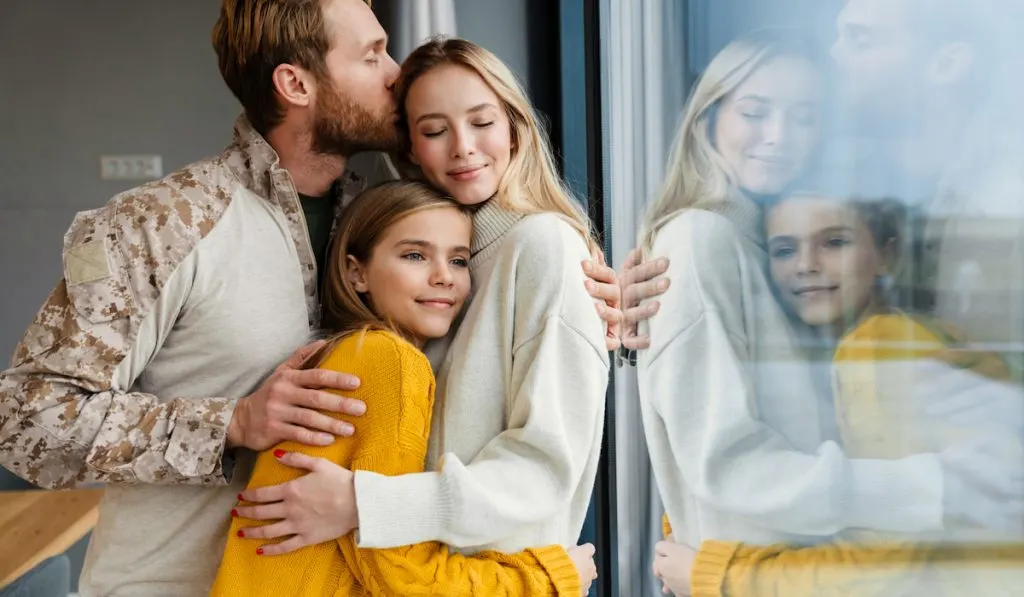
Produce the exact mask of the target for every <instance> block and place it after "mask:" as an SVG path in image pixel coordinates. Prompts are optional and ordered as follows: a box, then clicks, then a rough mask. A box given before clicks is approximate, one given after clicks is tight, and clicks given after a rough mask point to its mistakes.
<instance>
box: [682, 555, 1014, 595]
mask: <svg viewBox="0 0 1024 597" xmlns="http://www.w3.org/2000/svg"><path fill="white" fill-rule="evenodd" d="M1022 563H1024V545H1022V544H991V545H990V544H980V543H979V544H972V545H934V544H926V543H912V542H891V543H889V542H878V543H860V542H858V543H849V542H843V541H837V542H836V543H834V544H829V545H819V546H813V547H803V548H801V547H794V546H792V545H781V544H780V545H770V546H765V547H757V546H748V545H744V544H742V543H733V542H725V541H705V542H704V543H703V544H701V546H700V551H699V552H698V553H697V559H696V560H695V562H694V567H693V572H692V577H691V582H690V589H691V593H692V595H693V597H802V596H807V597H818V596H821V595H843V596H848V597H883V596H888V595H930V594H943V593H944V590H943V589H945V590H949V583H951V582H953V579H955V578H956V577H957V576H961V575H965V574H967V575H970V576H969V578H971V580H972V583H971V584H972V585H976V584H977V583H978V582H979V580H981V581H982V582H984V580H983V579H984V577H985V576H986V575H990V576H991V580H992V581H993V582H984V587H985V594H986V595H997V596H1000V597H1010V596H1011V595H1016V594H1017V593H1018V592H1019V586H1020V585H1019V582H1020V578H1021V569H1022ZM1007 574H1009V576H1007ZM1008 579H1009V580H1010V581H1011V582H1007V580H1008ZM956 586H964V587H966V586H971V585H960V584H959V583H958V584H957V585H956ZM954 592H955V591H954Z"/></svg>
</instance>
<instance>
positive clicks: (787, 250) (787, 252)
mask: <svg viewBox="0 0 1024 597" xmlns="http://www.w3.org/2000/svg"><path fill="white" fill-rule="evenodd" d="M795 254H796V251H794V250H793V247H778V248H776V249H773V250H772V259H789V258H790V257H792V256H793V255H795Z"/></svg>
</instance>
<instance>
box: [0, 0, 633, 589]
mask: <svg viewBox="0 0 1024 597" xmlns="http://www.w3.org/2000/svg"><path fill="white" fill-rule="evenodd" d="M386 44H387V37H386V34H385V32H384V30H383V29H382V28H381V26H380V24H379V23H378V22H377V19H376V17H375V16H374V14H373V12H372V11H371V9H370V7H369V3H368V2H363V0H224V1H223V4H222V7H221V14H220V18H219V20H218V22H217V24H216V27H215V29H214V34H213V45H214V48H215V49H216V51H217V55H218V58H219V65H220V70H221V74H222V75H223V78H224V81H225V82H226V83H227V85H228V87H229V88H230V89H231V91H232V92H233V93H234V94H235V96H236V97H237V98H238V100H239V102H240V103H241V104H242V106H243V108H244V111H245V114H244V116H242V117H240V118H239V119H238V122H237V123H236V125H235V139H234V142H233V143H232V144H231V145H230V146H229V147H228V148H227V149H225V151H224V152H223V153H222V154H221V155H219V156H217V157H215V158H211V159H207V160H203V161H200V162H197V163H194V164H192V165H190V166H187V167H185V168H184V169H182V170H181V171H179V172H176V173H173V174H171V175H169V176H168V177H166V178H164V179H163V180H160V181H157V182H154V183H151V184H147V185H144V186H142V187H139V188H136V189H132V190H130V191H127V192H125V193H122V194H120V195H118V196H117V197H115V198H114V199H113V200H112V201H111V202H110V203H108V204H107V205H106V206H105V207H103V208H100V209H97V210H93V211H89V212H85V213H82V214H79V215H78V216H77V217H76V219H75V221H74V222H73V224H72V225H71V228H70V230H69V231H68V233H67V235H66V237H65V246H64V280H63V281H61V283H60V284H59V285H58V286H57V288H56V289H55V290H54V291H53V293H52V294H51V295H50V297H49V299H48V300H47V302H46V303H45V304H44V305H43V307H42V308H41V309H40V311H39V314H38V315H37V317H36V319H35V321H34V322H33V324H32V325H31V326H30V327H29V329H28V331H27V332H26V334H25V336H24V338H23V340H22V342H21V344H20V345H19V346H18V349H17V351H16V354H15V357H14V359H13V363H12V367H11V369H9V370H8V371H6V372H4V373H3V375H2V376H0V463H2V464H3V465H4V466H5V467H6V468H9V469H11V470H12V471H14V472H15V473H17V474H19V475H20V476H22V477H24V478H25V479H27V480H29V481H30V482H32V483H35V484H36V485H39V486H41V487H45V488H50V489H64V488H71V487H77V486H82V485H88V484H92V483H102V484H106V486H107V489H106V493H105V497H104V500H103V502H102V503H101V506H100V517H99V521H98V523H97V526H96V529H95V531H94V533H93V535H92V539H91V542H90V546H89V553H88V555H87V558H86V563H85V568H84V570H83V573H82V577H81V582H80V593H81V594H82V595H84V596H93V595H119V596H120V595H139V596H142V595H145V596H147V597H150V596H160V595H167V596H175V597H178V596H182V595H200V594H206V592H207V591H208V590H209V587H210V585H211V583H212V581H213V578H214V576H215V573H216V569H217V566H218V563H219V560H220V553H221V551H222V547H223V541H224V537H225V533H226V530H227V528H228V513H229V512H230V510H231V507H232V506H233V505H234V503H235V500H236V496H237V495H238V493H239V492H240V491H241V490H242V489H244V487H245V484H246V481H247V477H248V473H249V466H250V465H251V462H252V455H253V451H259V450H264V449H266V448H269V447H271V446H273V445H275V444H277V443H278V442H280V441H283V440H296V441H299V442H302V443H305V444H312V445H316V444H326V443H330V442H331V441H333V440H334V436H345V435H351V434H352V433H353V432H354V430H353V429H351V427H349V426H348V425H346V424H344V423H341V422H340V421H338V420H337V419H335V418H332V417H329V416H327V415H325V414H322V413H321V412H319V411H335V412H345V413H349V414H353V415H359V414H361V413H362V412H364V409H365V405H363V404H361V403H358V402H356V401H353V400H347V399H344V398H342V397H339V396H338V395H336V394H334V393H330V392H326V391H325V390H346V389H352V388H354V387H356V385H357V384H358V383H359V380H357V379H354V378H352V377H351V376H346V375H340V374H336V373H332V372H327V371H320V370H308V371H303V370H299V369H298V367H299V366H300V364H301V363H302V361H303V358H304V357H305V356H306V355H308V354H310V352H311V350H313V349H315V347H316V344H313V345H309V346H305V347H303V345H304V344H306V343H307V342H308V341H309V338H310V335H311V332H312V331H313V330H315V329H316V327H317V325H318V323H319V305H318V272H320V271H322V270H323V262H324V258H325V255H326V247H327V245H328V242H329V237H330V233H331V223H332V222H333V220H334V214H335V212H336V209H337V208H338V206H339V205H340V204H341V202H342V197H343V196H344V195H348V194H351V193H353V192H355V191H357V190H358V189H359V186H360V185H359V183H358V181H357V180H356V179H355V178H354V177H352V176H350V175H349V176H346V175H345V172H346V166H347V162H348V158H349V156H351V155H352V154H354V153H356V152H360V151H364V150H391V149H393V148H394V147H395V146H396V141H397V135H396V131H395V128H394V120H395V105H394V99H393V97H392V93H391V86H392V83H393V81H394V79H395V77H396V76H397V73H398V67H397V65H396V64H395V62H394V61H393V60H392V59H391V57H390V56H389V55H388V53H387V51H386ZM588 265H592V266H593V267H591V268H590V269H591V271H592V278H593V281H594V282H595V284H593V285H592V286H591V287H592V288H593V292H592V294H594V295H595V297H596V298H599V297H601V296H606V295H609V294H610V296H611V300H612V302H613V303H614V302H615V298H616V296H617V290H616V289H615V288H614V287H613V284H610V283H609V282H614V274H613V273H611V272H610V270H608V269H607V268H605V267H603V266H600V265H596V264H588ZM600 300H602V301H603V299H600ZM602 305H603V302H602ZM602 311H604V313H605V314H606V317H608V318H610V319H613V320H614V318H615V317H616V315H617V310H616V309H615V308H614V307H613V306H612V307H611V308H607V309H602ZM289 355H291V356H290V357H289ZM348 474H349V475H351V473H348Z"/></svg>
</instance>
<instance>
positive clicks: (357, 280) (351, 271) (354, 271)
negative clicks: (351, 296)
mask: <svg viewBox="0 0 1024 597" xmlns="http://www.w3.org/2000/svg"><path fill="white" fill-rule="evenodd" d="M345 276H347V277H348V281H349V283H350V284H352V287H353V288H355V289H356V292H359V293H364V292H369V291H370V287H369V285H368V284H367V283H366V270H365V268H363V265H362V264H361V263H359V260H358V259H356V258H355V257H353V256H352V255H346V256H345Z"/></svg>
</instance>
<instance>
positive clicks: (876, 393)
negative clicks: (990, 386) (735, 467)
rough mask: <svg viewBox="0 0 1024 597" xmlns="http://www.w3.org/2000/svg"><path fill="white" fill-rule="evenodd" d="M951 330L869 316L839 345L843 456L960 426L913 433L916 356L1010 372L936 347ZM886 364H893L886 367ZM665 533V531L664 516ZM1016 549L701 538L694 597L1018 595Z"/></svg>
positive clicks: (927, 445) (901, 541)
mask: <svg viewBox="0 0 1024 597" xmlns="http://www.w3.org/2000/svg"><path fill="white" fill-rule="evenodd" d="M957 341H958V338H957V333H956V332H955V331H954V330H952V329H950V328H948V327H945V326H940V325H938V324H937V323H936V322H934V321H929V320H926V319H916V318H912V317H909V316H906V315H902V314H895V315H876V316H874V317H871V318H868V319H867V320H865V321H864V322H863V323H861V324H860V325H859V326H858V327H857V328H856V329H854V330H853V331H852V332H851V333H850V334H848V335H847V336H846V337H844V339H843V341H842V342H841V343H840V345H839V347H838V349H837V351H836V354H835V357H834V363H835V372H836V375H835V381H836V397H835V398H836V415H837V418H838V422H839V430H840V433H841V435H842V438H843V442H844V444H845V446H846V452H847V454H848V455H849V456H850V457H851V458H886V459H897V458H901V457H903V456H906V455H908V454H913V453H917V452H922V451H930V450H936V449H940V448H941V444H947V445H948V443H949V442H950V441H952V440H953V439H954V435H955V434H957V433H959V432H961V430H957V429H941V428H936V427H935V426H931V427H929V429H928V432H927V433H922V432H921V430H920V429H919V428H920V427H921V425H922V423H921V420H920V419H919V417H920V414H919V413H915V412H914V411H913V410H912V409H908V408H907V406H906V400H901V398H903V394H902V392H904V391H905V390H906V389H907V388H908V387H909V386H908V384H910V383H913V382H914V380H913V377H912V375H913V367H912V364H913V362H914V360H917V359H926V358H935V357H939V358H942V359H944V360H946V361H947V362H948V363H949V364H950V365H951V366H954V367H958V368H962V369H967V370H970V371H972V372H974V373H976V374H978V375H980V376H984V377H986V378H989V379H1000V380H1005V379H1008V378H1009V369H1008V368H1007V367H1006V364H1005V363H1004V362H1003V361H1002V360H1001V359H1000V358H999V357H998V356H996V355H993V354H989V353H980V352H970V353H942V354H940V351H943V350H944V349H946V348H947V347H948V345H949V344H950V343H955V342H957ZM884 363H891V364H896V365H897V366H896V367H889V368H885V367H883V366H880V365H881V364H884ZM662 527H663V529H662V530H663V531H664V533H665V535H666V537H667V536H668V535H670V534H671V532H672V527H671V525H670V524H669V521H668V518H667V517H663V519H662ZM1022 583H1024V545H1021V544H988V545H986V544H970V545H968V544H955V543H947V544H944V545H937V544H934V543H932V544H929V543H928V542H927V541H924V540H921V539H918V540H914V539H912V538H908V537H906V536H904V537H902V538H901V537H895V536H892V535H883V534H880V533H874V532H867V531H856V532H847V533H844V534H843V536H841V537H839V538H837V540H836V541H835V542H833V543H832V544H829V545H819V546H814V547H806V548H796V547H793V546H787V545H772V546H768V547H752V546H745V545H743V544H741V543H735V542H723V541H705V542H703V543H702V544H701V548H700V551H699V552H698V554H697V560H696V562H695V563H694V568H693V574H692V582H691V590H692V594H693V597H762V596H763V597H769V596H770V597H802V596H807V597H812V596H819V595H837V596H838V595H842V596H856V597H888V596H890V595H896V596H910V595H913V596H917V595H928V596H929V597H938V596H941V595H950V596H953V595H961V594H967V593H965V591H970V590H971V589H970V587H974V589H975V590H978V591H981V592H980V593H978V594H979V595H981V594H984V595H986V597H988V596H989V595H997V596H1000V597H1002V596H1010V595H1016V594H1017V593H1018V592H1019V591H1020V590H1021V586H1024V584H1022Z"/></svg>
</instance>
